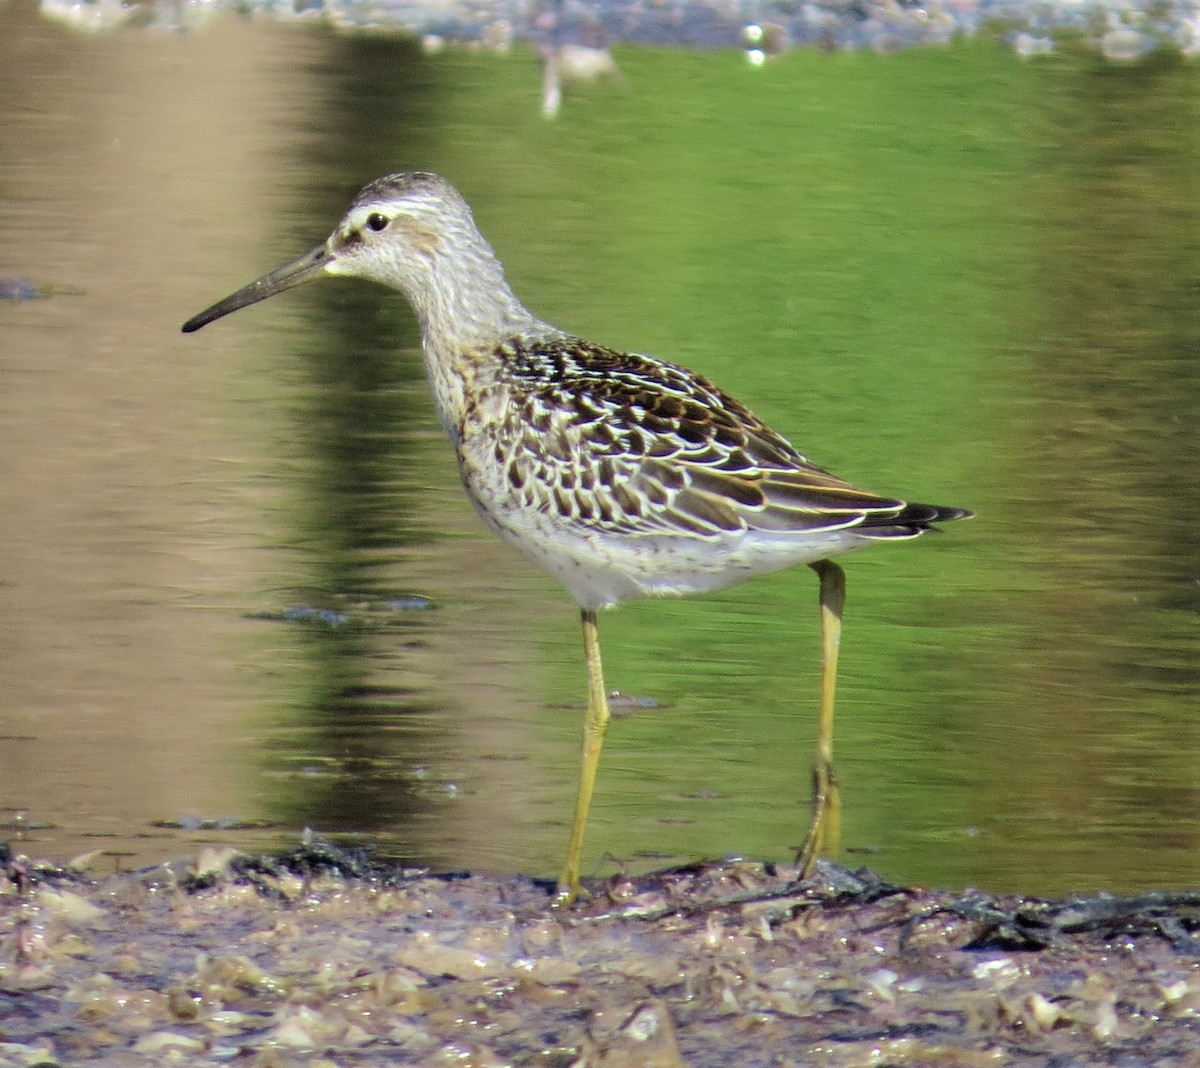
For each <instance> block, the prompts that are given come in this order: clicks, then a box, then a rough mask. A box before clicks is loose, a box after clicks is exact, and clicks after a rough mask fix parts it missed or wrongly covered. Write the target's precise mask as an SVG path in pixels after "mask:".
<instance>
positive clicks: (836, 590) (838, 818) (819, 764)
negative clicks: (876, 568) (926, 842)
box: [796, 560, 846, 879]
mask: <svg viewBox="0 0 1200 1068" xmlns="http://www.w3.org/2000/svg"><path fill="white" fill-rule="evenodd" d="M811 566H812V569H813V570H814V571H815V572H816V573H817V575H818V577H819V578H820V580H821V718H820V719H819V720H818V721H817V760H816V764H815V765H814V766H813V811H812V824H811V825H810V827H809V829H808V835H807V836H806V837H805V839H804V845H802V846H801V847H800V852H799V853H797V854H796V864H797V865H799V867H800V878H802V879H804V878H807V877H808V876H809V875H811V874H812V870H813V867H814V866H815V865H816V863H817V857H818V856H820V854H821V853H829V854H831V855H833V856H836V855H837V852H838V848H839V846H840V845H841V837H842V802H841V797H840V795H839V794H838V782H837V773H836V772H835V771H834V770H833V701H834V695H835V693H836V691H837V666H838V646H839V645H840V644H841V640H842V609H843V608H844V607H845V605H846V573H845V572H844V571H843V570H842V569H841V568H840V567H839V566H838V565H837V564H835V563H833V561H831V560H818V561H817V562H816V563H815V564H812V565H811Z"/></svg>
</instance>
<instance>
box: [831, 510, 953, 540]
mask: <svg viewBox="0 0 1200 1068" xmlns="http://www.w3.org/2000/svg"><path fill="white" fill-rule="evenodd" d="M974 515H975V513H974V512H970V511H968V510H967V509H966V508H948V507H945V506H944V505H940V504H906V505H905V506H904V507H903V508H901V509H900V511H898V512H890V513H887V512H885V513H883V514H876V515H868V516H867V517H866V518H865V519H864V520H863V521H862V523H860V524H859V525H858V526H857V527H855V528H854V530H855V533H857V534H862V535H863V536H864V537H868V538H915V537H917V536H918V535H920V534H924V533H925V532H926V531H927V530H937V526H936V524H938V523H950V522H952V521H954V520H955V519H971V518H972V517H973V516H974Z"/></svg>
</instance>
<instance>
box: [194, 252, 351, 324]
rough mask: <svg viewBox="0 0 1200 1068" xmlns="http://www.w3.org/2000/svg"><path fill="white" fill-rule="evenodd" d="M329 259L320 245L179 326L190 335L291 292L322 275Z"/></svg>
mask: <svg viewBox="0 0 1200 1068" xmlns="http://www.w3.org/2000/svg"><path fill="white" fill-rule="evenodd" d="M329 260H330V255H329V252H328V251H327V250H326V248H325V246H324V245H319V246H318V247H317V248H314V249H313V250H312V251H311V252H306V253H305V254H304V255H303V256H301V257H300V258H299V259H298V260H292V262H291V263H285V264H284V265H283V266H282V267H276V268H275V270H273V271H271V273H270V274H264V275H263V276H262V277H261V278H260V279H259V280H258V281H257V282H251V283H250V284H249V285H248V286H243V287H242V288H241V289H239V290H238V291H237V292H236V293H231V294H230V295H229V296H227V297H226V298H225V299H224V300H219V301H217V303H216V304H214V305H213V306H212V307H211V308H206V309H205V310H204V311H202V312H201V313H200V314H199V315H193V316H192V317H191V318H190V319H189V320H188V321H187V322H186V323H184V324H183V332H184V333H185V334H190V333H191V332H192V331H193V330H199V329H200V327H202V326H207V325H208V324H209V323H211V322H212V321H213V320H214V319H220V318H221V316H222V315H228V314H229V313H230V312H235V311H237V310H238V308H244V307H246V305H248V304H257V303H258V302H259V301H260V300H266V299H267V297H273V296H274V295H275V294H276V293H282V292H283V291H284V290H285V289H291V288H292V287H293V286H299V285H303V284H304V283H305V282H310V281H312V280H313V279H314V278H320V277H321V276H322V275H323V274H324V273H325V265H326V264H327V263H328V262H329Z"/></svg>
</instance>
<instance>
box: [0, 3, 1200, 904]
mask: <svg viewBox="0 0 1200 1068" xmlns="http://www.w3.org/2000/svg"><path fill="white" fill-rule="evenodd" d="M0 18H2V19H3V22H4V24H5V25H4V27H3V29H4V32H3V33H0V80H2V83H3V85H4V89H5V94H4V97H5V99H6V101H7V106H6V108H5V109H4V112H3V114H2V115H0V235H2V241H0V249H3V252H2V253H0V256H2V257H3V258H2V259H0V274H3V275H10V276H19V277H23V278H27V279H28V280H29V281H30V282H32V284H33V285H34V286H35V287H36V288H37V289H38V290H39V292H41V293H43V294H45V295H46V299H38V300H31V301H25V302H21V303H8V302H0V383H2V386H0V465H2V466H0V479H2V484H3V486H4V501H5V507H4V508H3V509H2V510H0V537H2V539H3V544H4V546H5V567H4V574H3V577H2V578H0V626H2V627H3V634H4V637H3V641H2V642H0V694H2V696H0V745H2V746H3V752H4V758H3V771H2V772H0V819H4V820H7V821H8V822H9V824H10V826H8V827H7V828H0V837H9V838H14V839H19V845H20V847H21V848H23V849H25V850H26V851H28V852H30V853H34V854H38V855H41V856H48V857H54V858H59V859H62V858H66V857H69V856H71V855H73V854H75V853H78V852H81V851H83V850H87V849H104V850H107V851H110V852H111V853H113V854H115V855H117V857H118V858H119V860H118V861H114V863H118V862H119V863H122V864H125V865H132V864H140V863H149V862H153V861H156V860H160V859H162V858H164V857H168V856H173V855H176V854H178V853H180V852H183V851H186V850H190V849H193V848H195V846H196V844H197V843H198V842H200V841H209V840H220V841H228V842H231V843H233V844H237V845H242V846H246V847H257V846H264V845H273V844H278V843H281V842H285V841H290V840H293V839H294V837H295V834H296V832H297V831H298V830H300V829H301V828H303V827H305V826H311V827H313V828H315V829H317V830H319V831H322V832H326V833H338V834H345V835H349V836H351V839H352V840H354V839H356V838H359V837H362V838H366V839H367V840H370V841H374V842H377V843H379V844H380V845H381V846H382V847H383V848H384V849H385V850H386V851H387V852H388V853H389V854H392V855H396V856H400V857H404V858H407V859H411V860H414V861H421V862H426V863H432V864H435V865H437V866H440V867H447V866H453V867H469V868H481V869H487V870H493V871H512V870H520V871H526V872H532V873H538V874H549V875H552V874H554V873H555V872H556V870H557V865H558V863H559V860H560V856H561V851H562V849H563V847H564V843H565V837H566V829H567V821H568V819H569V816H570V806H571V800H572V793H573V788H574V776H575V770H576V767H575V766H576V760H577V755H576V751H577V744H578V742H577V734H578V727H579V720H580V716H581V706H582V701H583V693H584V690H583V668H582V658H581V654H580V650H579V636H578V619H577V611H576V609H575V608H574V606H573V605H572V603H571V601H570V600H569V598H568V597H567V596H566V595H565V594H564V593H563V592H562V591H561V590H559V589H558V588H557V587H556V586H555V585H554V584H553V583H552V582H551V581H550V580H548V579H546V578H544V577H543V576H541V575H540V574H538V573H536V572H534V571H532V570H531V569H530V568H529V567H528V566H527V565H525V564H524V563H523V562H522V561H521V560H519V559H518V558H517V557H515V556H514V555H513V554H511V552H510V551H509V550H508V549H506V548H505V547H504V546H503V545H501V544H499V543H498V542H496V541H494V540H493V539H492V538H491V537H490V535H488V534H487V532H486V531H485V530H484V529H483V528H482V526H481V525H480V523H479V522H478V520H477V519H476V517H475V515H474V513H473V511H472V510H471V508H470V506H469V504H468V503H467V502H466V501H465V499H464V498H463V496H462V493H461V491H460V489H459V488H458V485H457V479H456V475H455V472H454V468H453V460H452V457H451V455H450V450H449V448H448V446H447V444H446V442H445V440H444V438H443V435H442V432H441V429H440V427H439V426H438V425H437V422H436V419H435V417H434V415H433V411H432V407H431V404H430V402H429V399H428V396H427V392H426V390H425V386H424V382H423V379H422V371H421V366H420V358H419V354H418V352H417V348H416V346H417V344H418V338H417V336H416V331H415V327H414V324H413V320H412V317H411V315H410V313H409V312H408V310H407V309H406V308H405V307H404V305H403V302H402V301H401V300H399V299H397V298H394V297H392V296H389V295H388V294H387V293H386V292H383V291H378V290H375V289H373V288H371V287H369V286H366V285H356V284H354V283H342V282H338V283H334V282H330V283H326V284H323V285H320V286H312V287H309V288H306V289H304V290H300V291H298V292H296V293H293V294H289V295H286V296H284V297H280V298H278V299H276V300H274V301H271V302H269V303H267V304H264V305H262V306H260V307H257V308H254V309H251V310H248V311H244V312H241V313H239V314H238V315H237V316H235V317H232V318H230V319H228V320H225V321H222V322H221V323H219V324H216V325H214V326H212V327H209V328H208V329H206V330H205V331H203V332H202V333H200V334H197V335H194V336H186V337H185V336H184V335H182V334H180V333H179V325H180V324H181V323H182V322H183V321H184V320H185V319H186V318H187V317H188V316H190V315H191V314H193V313H194V312H196V311H198V310H200V309H201V308H203V307H205V306H206V305H208V304H209V303H211V301H213V300H214V299H216V298H218V297H220V296H223V295H224V294H226V293H228V292H230V291H232V290H233V289H235V288H237V287H238V286H240V285H242V284H243V283H245V282H247V281H249V280H251V279H252V278H254V277H257V276H258V275H259V274H261V273H262V272H263V271H264V270H266V269H267V268H269V267H272V266H274V265H276V264H277V263H279V262H282V261H283V260H284V259H287V258H290V257H291V256H293V255H295V254H297V253H299V252H301V251H303V250H305V249H307V248H308V247H310V246H311V245H312V244H314V243H315V242H316V241H318V240H320V239H323V237H324V236H325V234H326V233H327V232H328V230H329V228H330V227H331V225H332V223H333V222H334V221H335V220H336V219H337V217H338V216H339V214H340V212H341V211H342V210H343V208H344V207H345V204H346V202H347V200H348V197H349V196H350V195H351V194H352V193H353V192H354V191H355V190H356V189H357V188H358V187H359V186H360V185H361V184H362V183H363V182H365V181H366V180H368V179H370V178H373V177H375V176H377V175H380V174H383V173H387V172H389V171H394V170H401V169H409V168H422V169H431V170H438V171H441V172H443V173H445V174H447V176H449V177H450V178H451V179H452V180H454V181H455V182H456V183H457V184H459V186H460V187H461V188H462V189H463V191H464V193H465V194H466V195H467V197H468V199H470V200H471V202H472V204H473V205H474V207H475V210H476V214H477V216H478V218H479V221H480V223H481V226H482V227H483V229H484V231H485V233H487V235H488V236H489V237H490V239H491V240H492V242H493V244H495V246H496V247H497V250H498V251H499V252H500V254H501V256H502V257H503V258H504V259H505V262H506V264H507V266H508V269H509V273H510V277H511V280H512V281H513V284H514V287H515V288H516V290H517V292H518V293H519V294H520V295H522V296H523V297H524V299H525V300H526V301H527V302H528V303H529V304H530V305H531V307H533V309H534V310H535V311H537V312H538V313H539V314H541V315H543V316H544V317H546V318H548V319H550V320H552V321H555V322H558V323H560V324H561V325H563V326H566V327H568V328H569V329H572V330H574V331H576V332H578V333H580V334H582V335H584V336H587V337H590V338H593V339H595V340H597V341H603V342H607V343H610V344H613V345H617V346H622V347H629V348H637V349H641V350H643V351H650V352H654V353H656V354H659V355H663V356H667V357H670V358H672V359H676V360H678V361H679V362H682V363H685V364H688V365H690V366H693V367H695V368H696V369H698V370H700V371H702V372H703V373H705V374H706V375H708V376H709V377H711V378H713V379H715V380H716V381H717V382H718V383H720V384H722V385H723V386H725V387H726V388H727V389H729V390H730V391H731V392H733V393H735V394H736V395H737V396H739V397H740V398H741V399H743V400H745V401H746V402H747V403H749V404H750V405H751V406H752V407H753V408H754V409H755V410H756V412H757V413H758V414H759V415H761V416H762V417H764V418H765V419H767V420H768V421H769V422H771V423H772V424H773V425H775V426H777V427H778V428H779V429H780V430H781V431H783V432H784V433H785V434H787V435H788V436H789V437H791V438H792V439H793V440H794V441H796V442H797V443H798V444H799V445H800V446H801V447H802V448H803V449H805V451H807V452H808V453H810V455H812V456H813V457H814V458H815V459H817V460H818V461H819V462H821V463H822V464H824V465H826V466H828V467H831V468H832V469H833V470H835V471H838V472H839V473H841V474H844V475H845V476H847V477H849V478H852V479H854V480H855V481H857V482H859V483H861V484H863V485H866V486H868V487H871V488H873V489H877V490H879V491H881V492H889V493H893V492H894V493H898V494H901V495H908V496H910V497H913V498H916V499H926V500H932V501H935V502H937V503H945V504H956V505H962V506H965V507H969V508H972V509H974V510H975V511H977V512H978V513H979V518H978V519H976V520H975V521H973V522H972V523H970V524H955V525H954V526H953V527H951V528H948V529H947V531H946V533H945V534H944V536H941V537H936V538H935V537H930V538H925V539H922V541H921V542H920V543H918V544H915V545H909V546H904V547H896V548H891V549H878V550H875V551H873V552H871V553H862V554H859V555H857V556H855V557H853V558H851V559H850V560H849V561H848V562H847V570H848V573H849V583H850V585H849V591H850V601H849V607H848V612H847V629H846V636H845V640H844V646H843V675H842V689H841V701H840V707H839V722H838V757H839V769H840V773H841V777H842V782H843V789H844V797H845V803H846V812H845V842H846V845H847V847H848V848H849V849H850V850H852V852H851V853H849V855H848V857H847V859H849V860H850V861H851V862H853V861H854V860H856V859H857V858H859V857H861V858H862V860H863V861H864V862H866V863H869V864H871V865H872V866H874V867H876V868H878V869H880V870H881V871H883V872H884V873H885V874H886V875H887V876H888V877H889V878H891V879H893V880H896V881H912V880H920V881H925V882H928V883H933V884H939V885H944V886H949V887H955V886H962V885H967V884H971V885H977V886H982V887H985V888H988V889H994V890H1007V889H1014V890H1020V891H1024V892H1027V893H1056V892H1064V891H1067V890H1072V889H1079V890H1085V889H1093V888H1099V887H1107V888H1111V889H1114V890H1127V891H1132V890H1136V889H1138V888H1142V887H1151V886H1153V887H1161V886H1178V885H1189V884H1194V883H1195V882H1196V880H1197V878H1198V877H1200V862H1198V860H1197V844H1198V838H1200V816H1198V804H1197V802H1198V800H1200V759H1198V757H1197V751H1198V745H1197V743H1198V742H1200V656H1198V652H1197V651H1198V649H1200V550H1198V549H1197V545H1198V544H1200V543H1198V542H1197V539H1196V538H1195V533H1194V514H1195V510H1196V504H1197V501H1196V495H1197V487H1196V480H1195V471H1196V470H1197V467H1198V465H1200V444H1198V440H1197V435H1196V433H1195V427H1196V425H1197V419H1198V417H1200V411H1198V410H1197V409H1198V408H1200V389H1198V388H1197V387H1198V386H1200V383H1198V382H1197V374H1198V372H1197V366H1198V365H1197V361H1196V352H1197V340H1198V337H1200V328H1198V323H1197V311H1196V302H1195V294H1194V280H1195V278H1196V277H1197V276H1198V274H1200V270H1198V269H1200V263H1198V252H1197V239H1196V235H1197V233H1200V219H1198V218H1197V215H1198V209H1197V205H1198V204H1200V198H1198V197H1197V192H1198V190H1197V177H1196V176H1197V174H1198V173H1200V170H1198V168H1197V164H1198V163H1200V159H1198V154H1200V153H1198V149H1197V145H1196V138H1195V130H1196V122H1195V119H1196V118H1197V115H1196V108H1197V105H1196V101H1197V99H1200V97H1198V95H1197V70H1198V69H1200V68H1198V67H1197V66H1196V64H1194V63H1193V64H1192V65H1190V66H1187V65H1184V64H1183V63H1181V62H1180V61H1178V60H1171V59H1163V58H1152V59H1150V60H1148V61H1146V62H1144V63H1142V64H1140V65H1137V66H1122V67H1117V66H1110V65H1106V64H1104V63H1103V62H1102V61H1100V60H1097V59H1095V58H1093V57H1082V56H1079V57H1073V56H1069V55H1068V56H1062V57H1054V58H1050V59H1046V60H1043V61H1039V62H1037V63H1036V64H1025V63H1022V62H1021V61H1020V60H1018V59H1017V58H1015V57H1013V56H1011V55H1008V54H1007V53H1005V52H1004V51H1003V50H1001V49H999V48H992V47H989V46H987V45H984V44H976V45H972V46H969V47H958V48H954V49H950V50H944V51H925V52H909V53H904V54H901V55H896V56H887V57H882V56H873V55H867V56H845V55H833V56H830V55H824V54H818V53H804V52H797V53H793V54H791V55H789V56H788V57H786V58H785V59H784V60H782V61H781V62H779V63H777V64H775V65H773V66H768V67H767V68H764V69H761V70H751V69H749V68H748V67H746V66H745V64H744V63H743V61H742V59H741V57H740V56H739V55H736V54H733V53H730V54H715V55H714V54H708V55H698V54H691V53H687V52H678V51H670V52H667V51H664V52H656V51H649V50H646V51H635V50H629V51H625V52H622V53H620V54H619V56H618V59H619V61H620V63H621V65H622V68H623V70H624V72H625V78H624V81H623V82H621V83H620V84H616V85H598V86H594V87H589V88H587V89H583V90H580V91H578V92H577V93H576V94H574V95H573V96H569V97H568V99H567V101H566V104H565V106H564V109H563V113H562V115H561V116H560V118H559V120H558V121H557V122H555V123H546V122H545V121H544V120H542V118H541V117H540V114H539V110H538V106H539V75H538V72H537V67H536V63H535V60H534V58H533V57H532V55H531V54H528V53H521V52H518V53H517V54H515V55H514V56H512V57H509V58H507V59H501V58H496V57H488V56H466V55H446V56H439V57H423V56H422V55H420V54H419V53H418V52H417V51H415V50H414V49H413V48H412V47H411V46H409V45H407V44H405V43H404V42H401V41H398V40H372V39H370V38H348V37H337V36H333V35H330V34H327V33H325V32H322V31H319V30H299V29H295V28H291V29H289V28H282V27H274V26H269V25H258V24H251V25H247V24H241V23H239V22H236V21H234V20H230V21H228V22H224V23H221V24H219V25H217V26H215V27H213V28H211V29H209V30H206V31H204V32H200V33H196V34H192V35H187V36H172V35H166V34H153V33H128V34H120V35H113V36H107V37H98V38H95V39H85V38H81V37H77V36H73V35H71V34H70V33H68V32H67V31H64V30H61V29H58V28H56V27H54V26H51V25H48V24H45V23H42V22H39V21H38V20H37V19H36V17H35V16H34V15H33V14H31V13H25V12H23V11H18V10H8V9H6V10H5V11H4V13H3V15H2V16H0ZM414 596H415V597H426V598H429V600H430V601H431V602H432V607H428V608H426V607H421V605H422V602H419V601H418V602H415V603H413V602H409V601H403V602H400V603H396V601H397V599H398V598H405V597H414ZM294 606H307V607H309V608H313V609H325V610H329V612H330V613H336V614H331V615H328V616H326V617H324V620H323V619H322V618H307V619H306V618H300V619H288V618H286V615H287V612H288V609H289V608H292V607H294ZM293 614H299V615H302V616H303V615H304V614H305V613H293ZM601 626H602V636H603V643H604V650H605V654H606V661H605V666H606V671H607V677H608V682H609V684H610V685H611V686H612V687H613V688H615V689H619V690H621V691H622V692H623V693H626V694H629V695H631V696H633V697H638V698H647V699H650V700H648V701H646V702H644V704H645V705H649V706H651V707H638V708H636V709H635V710H634V711H633V712H632V713H631V714H629V715H628V716H624V717H622V718H621V719H619V720H618V721H617V722H616V723H615V725H614V728H613V730H612V732H611V733H610V741H609V746H608V749H607V752H606V754H605V761H604V765H603V769H602V772H601V780H600V785H599V792H598V797H597V801H596V807H595V809H594V812H593V821H592V828H591V833H590V837H589V848H588V867H589V868H590V869H591V870H592V871H594V872H611V871H612V870H614V861H613V858H617V859H618V860H619V861H620V862H622V863H626V862H627V863H628V864H630V865H632V866H633V867H635V868H642V867H649V866H651V865H658V864H662V863H666V862H672V861H677V860H686V859H689V858H693V857H697V856H712V855H721V854H725V853H730V852H736V853H742V854H746V855H749V856H753V857H765V858H776V859H784V858H786V857H788V856H789V855H790V848H791V847H792V846H793V845H794V844H795V843H796V842H797V841H798V839H799V838H800V837H801V835H802V833H803V829H804V826H805V823H806V794H807V789H808V764H809V752H810V747H811V744H812V735H813V727H814V719H815V704H816V692H817V691H816V683H817V666H818V665H817V657H818V652H819V649H818V642H817V632H816V591H815V580H814V579H813V577H812V576H811V574H810V573H809V572H808V571H807V570H806V569H801V571H798V572H795V573H791V574H784V575H778V576H773V577H770V578H767V579H764V580H760V581H758V582H755V583H753V584H749V585H746V586H743V587H739V588H737V589H734V590H730V591H727V592H725V593H723V594H720V595H716V596H711V597H707V598H701V599H696V600H691V601H672V602H653V603H649V602H647V603H639V604H634V605H629V606H625V607H622V608H621V609H619V610H618V611H616V612H613V613H610V614H608V615H606V616H605V617H604V618H603V619H602V622H601ZM196 819H200V820H215V821H221V820H225V819H229V820H233V821H237V822H236V823H234V824H233V825H232V826H228V827H224V826H218V827H201V828H199V829H187V828H190V827H193V826H194V820H196ZM180 821H182V822H183V823H184V824H185V828H179V827H173V826H171V824H173V823H178V822H180ZM164 824H166V826H164Z"/></svg>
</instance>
